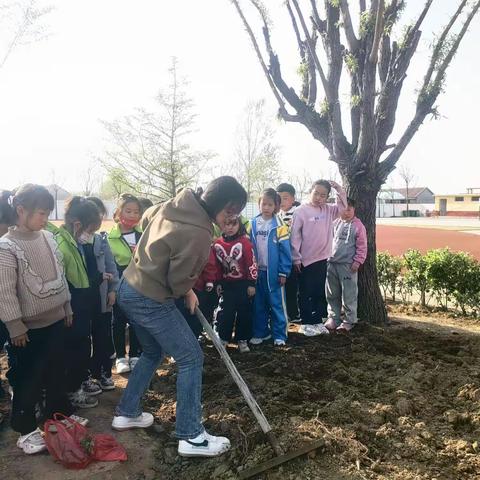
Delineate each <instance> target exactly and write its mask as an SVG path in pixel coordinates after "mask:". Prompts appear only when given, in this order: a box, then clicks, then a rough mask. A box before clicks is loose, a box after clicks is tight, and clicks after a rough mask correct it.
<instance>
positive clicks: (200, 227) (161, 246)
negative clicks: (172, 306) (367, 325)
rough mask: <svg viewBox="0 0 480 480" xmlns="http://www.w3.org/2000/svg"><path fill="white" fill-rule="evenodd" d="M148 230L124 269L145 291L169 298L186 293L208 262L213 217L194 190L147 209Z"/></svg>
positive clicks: (161, 298) (151, 295)
mask: <svg viewBox="0 0 480 480" xmlns="http://www.w3.org/2000/svg"><path fill="white" fill-rule="evenodd" d="M142 226H143V227H144V229H145V230H144V232H143V234H142V237H141V238H140V241H139V242H138V245H137V249H136V251H135V254H134V256H133V262H130V264H129V265H128V267H127V268H126V270H125V272H124V278H125V279H126V280H127V281H128V283H129V284H130V285H131V286H132V287H133V288H134V289H135V290H136V291H137V292H139V293H141V294H142V295H144V296H146V297H148V298H151V299H152V300H155V301H157V302H165V301H166V300H169V299H175V298H179V297H182V296H183V295H185V294H186V293H187V292H188V291H189V290H190V289H191V288H192V287H193V286H194V285H195V282H196V281H197V278H198V277H199V276H200V274H201V272H202V270H203V268H204V266H205V265H206V263H207V260H208V256H209V252H210V245H211V243H212V233H213V226H212V220H211V219H210V217H209V216H208V214H207V212H206V211H205V209H204V208H203V207H202V206H201V205H200V203H199V201H198V198H197V197H196V196H195V194H194V193H193V191H192V190H189V189H185V190H182V191H181V192H180V193H179V194H178V195H177V196H176V197H175V198H174V199H172V200H169V201H168V202H165V203H164V204H163V205H162V206H161V207H158V206H155V207H154V208H150V209H149V210H147V212H145V215H144V217H143V219H142Z"/></svg>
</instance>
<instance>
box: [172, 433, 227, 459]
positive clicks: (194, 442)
mask: <svg viewBox="0 0 480 480" xmlns="http://www.w3.org/2000/svg"><path fill="white" fill-rule="evenodd" d="M227 450H230V440H229V439H228V438H225V437H214V436H213V435H210V434H208V433H207V432H203V433H201V434H200V435H198V436H197V437H195V438H191V439H189V440H180V441H179V442H178V454H179V455H180V456H181V457H216V456H218V455H221V454H222V453H225V452H226V451H227Z"/></svg>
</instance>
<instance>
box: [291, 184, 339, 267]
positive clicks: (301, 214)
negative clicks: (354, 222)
mask: <svg viewBox="0 0 480 480" xmlns="http://www.w3.org/2000/svg"><path fill="white" fill-rule="evenodd" d="M346 204H347V198H346V195H345V192H344V191H343V190H341V191H339V192H338V193H337V203H336V205H331V204H328V203H327V204H325V205H322V206H321V207H315V206H314V205H312V204H311V203H306V204H304V205H301V206H300V207H298V208H297V209H296V210H295V213H294V214H293V221H292V227H291V234H290V238H291V240H290V241H291V244H292V259H293V263H294V264H297V265H298V264H302V265H303V266H304V267H308V266H309V265H311V264H312V263H315V262H320V261H321V260H326V259H327V258H329V257H330V256H331V255H332V240H333V222H334V221H335V220H336V219H337V218H338V217H339V216H340V215H341V214H342V212H343V211H344V210H345V205H346Z"/></svg>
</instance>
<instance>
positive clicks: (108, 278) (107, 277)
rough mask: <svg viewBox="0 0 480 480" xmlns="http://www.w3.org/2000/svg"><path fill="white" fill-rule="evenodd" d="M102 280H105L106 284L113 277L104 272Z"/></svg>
mask: <svg viewBox="0 0 480 480" xmlns="http://www.w3.org/2000/svg"><path fill="white" fill-rule="evenodd" d="M103 279H104V280H107V282H110V281H111V280H112V279H113V275H112V274H111V273H107V272H104V273H103Z"/></svg>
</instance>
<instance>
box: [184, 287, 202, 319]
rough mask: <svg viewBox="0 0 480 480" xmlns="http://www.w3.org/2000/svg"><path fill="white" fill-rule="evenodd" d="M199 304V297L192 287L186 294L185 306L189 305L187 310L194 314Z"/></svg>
mask: <svg viewBox="0 0 480 480" xmlns="http://www.w3.org/2000/svg"><path fill="white" fill-rule="evenodd" d="M198 305H199V304H198V298H197V296H196V295H195V292H194V291H193V290H192V289H190V290H189V291H188V292H187V293H186V294H185V306H186V307H187V310H188V311H189V312H190V313H191V314H192V315H193V314H194V313H195V308H197V307H198Z"/></svg>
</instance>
